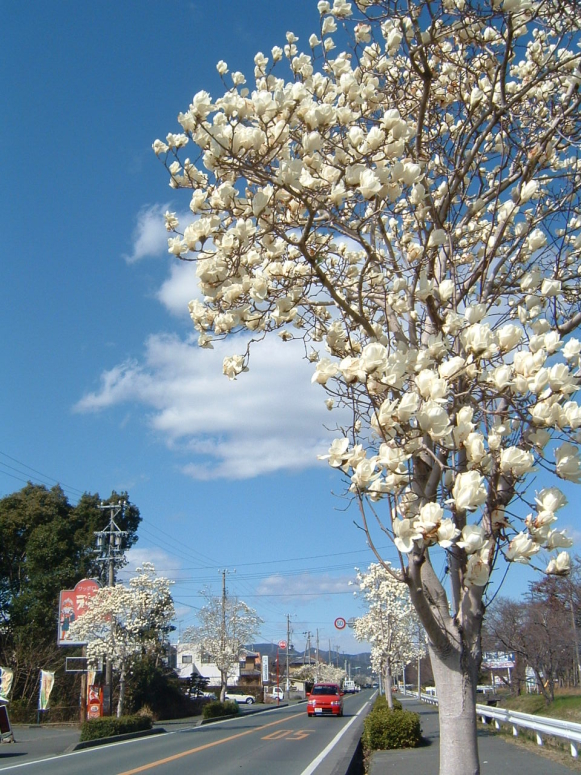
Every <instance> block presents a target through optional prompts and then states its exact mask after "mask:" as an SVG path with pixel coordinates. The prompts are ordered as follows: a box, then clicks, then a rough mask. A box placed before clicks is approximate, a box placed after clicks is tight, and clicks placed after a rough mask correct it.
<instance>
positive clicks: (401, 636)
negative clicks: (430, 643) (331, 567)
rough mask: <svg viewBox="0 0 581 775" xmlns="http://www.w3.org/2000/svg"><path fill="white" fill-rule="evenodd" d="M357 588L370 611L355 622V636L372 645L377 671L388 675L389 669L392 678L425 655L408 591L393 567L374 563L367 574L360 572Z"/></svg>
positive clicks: (358, 573) (373, 666) (373, 665)
mask: <svg viewBox="0 0 581 775" xmlns="http://www.w3.org/2000/svg"><path fill="white" fill-rule="evenodd" d="M357 585H358V587H359V590H360V594H361V595H362V597H363V599H364V600H365V602H366V605H367V608H368V610H367V613H366V614H364V616H361V617H359V618H357V619H356V620H355V626H354V629H353V632H354V635H355V637H356V638H357V640H360V641H367V642H368V643H370V644H371V667H372V668H373V670H374V671H375V672H377V673H380V674H381V675H384V674H385V672H386V668H389V673H390V674H391V675H393V674H396V673H397V672H399V671H401V670H402V668H404V667H405V666H406V665H407V664H408V663H409V662H411V661H412V660H413V659H415V658H417V657H418V656H423V655H424V652H425V649H424V647H423V644H422V642H421V639H419V638H418V631H419V622H418V619H417V617H416V615H415V611H414V607H413V605H412V602H411V600H410V596H409V591H408V588H407V587H406V586H405V585H404V584H402V583H401V581H397V580H396V579H395V578H394V576H393V574H392V573H391V572H390V570H389V564H388V565H387V567H384V566H383V565H380V564H379V563H372V564H371V565H370V566H369V568H368V569H367V571H366V572H365V573H362V572H361V571H359V570H358V571H357Z"/></svg>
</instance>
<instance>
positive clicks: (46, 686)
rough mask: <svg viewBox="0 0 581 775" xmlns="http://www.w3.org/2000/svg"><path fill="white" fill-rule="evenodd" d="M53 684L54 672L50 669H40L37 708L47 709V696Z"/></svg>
mask: <svg viewBox="0 0 581 775" xmlns="http://www.w3.org/2000/svg"><path fill="white" fill-rule="evenodd" d="M53 686H54V673H52V672H51V671H50V670H41V671H40V692H39V693H38V709H39V710H48V698H49V697H50V693H51V692H52V687H53Z"/></svg>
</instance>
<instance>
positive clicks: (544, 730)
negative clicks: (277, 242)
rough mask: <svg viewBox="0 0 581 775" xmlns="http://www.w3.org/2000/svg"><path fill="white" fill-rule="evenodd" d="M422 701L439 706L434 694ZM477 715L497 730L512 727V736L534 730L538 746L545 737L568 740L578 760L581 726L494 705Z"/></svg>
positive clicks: (480, 708) (488, 706) (478, 707)
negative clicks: (520, 731) (507, 726)
mask: <svg viewBox="0 0 581 775" xmlns="http://www.w3.org/2000/svg"><path fill="white" fill-rule="evenodd" d="M421 699H422V701H423V702H427V703H429V704H430V705H437V704H438V698H437V697H435V696H434V695H432V694H422V695H421ZM476 713H477V715H478V716H479V717H480V719H481V720H482V722H483V723H487V722H488V720H490V719H492V720H493V721H494V725H495V727H496V728H497V729H500V725H501V724H509V725H510V726H512V734H513V736H514V737H518V731H519V728H521V729H530V730H532V731H533V732H534V733H535V735H536V738H537V745H543V737H542V736H543V735H550V736H551V737H559V738H561V739H563V740H567V741H568V743H569V745H570V747H571V756H572V757H573V758H575V759H576V758H577V756H578V752H579V747H580V746H581V724H575V723H574V722H573V721H563V720H562V719H554V718H548V717H547V716H534V715H532V714H531V713H518V712H517V711H514V710H506V709H505V708H495V707H494V706H492V705H476Z"/></svg>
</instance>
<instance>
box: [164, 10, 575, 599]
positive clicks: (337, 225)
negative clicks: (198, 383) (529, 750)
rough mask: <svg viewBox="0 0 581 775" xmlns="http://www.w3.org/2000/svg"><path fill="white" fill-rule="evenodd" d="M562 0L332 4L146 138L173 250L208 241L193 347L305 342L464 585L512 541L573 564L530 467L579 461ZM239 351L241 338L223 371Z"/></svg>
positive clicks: (344, 434)
mask: <svg viewBox="0 0 581 775" xmlns="http://www.w3.org/2000/svg"><path fill="white" fill-rule="evenodd" d="M572 7H573V6H572V5H571V3H570V2H568V0H567V2H557V0H549V1H548V2H540V1H537V0H475V1H474V2H472V3H467V2H464V0H440V1H439V2H431V3H430V9H429V12H428V10H427V3H426V2H425V1H424V0H415V1H414V2H411V3H409V4H408V5H407V6H406V9H407V10H402V8H403V6H401V5H400V4H399V3H397V2H395V0H359V1H358V2H357V3H355V4H353V3H350V2H347V0H334V2H333V4H332V5H331V3H330V2H326V1H325V0H322V1H321V2H319V4H318V9H319V13H320V20H321V23H320V30H319V33H318V34H317V35H313V36H311V38H310V39H309V53H306V52H305V51H301V50H300V49H299V47H298V44H299V41H298V39H297V37H296V36H295V35H294V34H292V33H288V34H287V40H286V44H285V45H284V46H283V47H275V48H274V49H273V50H272V52H271V54H270V57H269V56H267V55H265V54H263V53H259V54H257V55H256V58H255V71H254V83H253V84H252V86H250V85H247V81H246V78H245V77H244V76H243V75H242V74H241V73H238V72H234V73H232V74H231V75H230V78H231V81H232V85H231V86H230V87H229V88H227V90H226V91H225V93H224V94H223V95H222V96H219V97H217V98H213V97H211V96H210V94H208V93H207V92H204V91H203V92H199V93H198V94H196V95H195V96H194V98H193V100H192V103H191V105H190V106H189V108H188V110H187V111H185V112H184V113H181V114H180V115H179V119H178V120H179V122H180V124H181V127H182V130H183V131H182V132H181V133H180V134H169V135H168V136H167V138H166V140H165V141H161V140H157V141H156V142H155V143H154V151H155V153H156V154H157V155H158V156H159V157H161V158H162V160H163V161H164V163H165V165H166V167H167V169H168V172H169V175H170V185H171V186H172V187H173V188H175V189H189V190H190V191H191V200H190V209H191V211H192V213H193V214H194V220H193V222H192V223H191V224H189V225H188V226H186V228H185V229H183V231H181V230H180V224H179V222H178V219H177V217H176V215H175V213H167V215H166V224H167V228H168V230H169V231H170V232H172V236H171V237H170V239H169V252H170V253H171V254H173V255H174V256H176V257H179V258H180V259H184V260H192V261H195V262H196V272H197V276H198V279H199V284H200V288H201V291H202V294H203V298H202V300H195V301H192V302H191V304H190V314H191V317H192V320H193V323H194V326H195V327H196V329H197V331H198V332H199V343H200V345H201V346H203V347H211V346H212V340H213V339H216V338H222V337H225V336H228V335H232V334H237V333H241V332H246V333H247V334H249V336H250V337H252V338H254V340H258V339H261V338H262V337H264V336H265V335H267V334H268V333H269V332H277V333H278V335H279V336H280V337H281V338H282V339H283V340H285V341H286V340H288V339H292V338H301V339H303V340H304V342H305V348H306V353H307V357H308V358H309V359H310V360H311V361H312V362H313V363H314V364H315V366H314V374H313V381H314V382H316V383H319V384H320V385H322V386H324V388H325V390H326V391H327V394H328V398H327V406H328V408H329V409H331V410H333V409H334V408H335V407H349V409H350V410H351V412H352V422H351V423H350V425H349V427H342V428H341V429H340V433H339V436H338V438H337V439H336V440H335V441H334V442H333V444H332V445H331V448H330V450H329V453H328V455H327V456H325V457H326V458H327V459H328V462H329V464H330V465H331V466H332V467H334V468H336V469H339V470H340V471H342V472H343V474H344V475H345V476H346V477H348V481H349V487H350V489H351V492H352V493H354V494H355V496H356V497H358V498H361V499H362V500H365V499H368V500H371V501H373V502H378V501H384V502H385V503H386V506H387V508H386V510H385V511H386V513H387V514H388V515H389V516H388V518H387V520H386V521H385V524H384V528H385V529H386V530H387V531H388V532H389V533H390V534H391V536H392V537H393V540H394V541H395V544H396V546H397V548H398V549H399V551H400V552H402V553H403V554H408V555H409V554H410V553H414V554H417V555H418V556H424V555H425V553H426V550H428V549H429V547H430V546H433V545H439V546H440V547H442V548H443V549H445V550H446V551H448V552H453V553H454V556H455V557H456V564H455V568H456V569H457V573H458V574H459V587H460V588H462V589H469V588H472V587H474V586H477V587H484V586H485V585H486V584H487V582H488V580H489V576H490V572H491V570H492V567H493V564H494V561H495V558H496V557H498V556H500V555H504V557H505V558H506V560H508V561H516V562H529V561H530V559H531V558H532V557H533V556H534V555H535V554H537V553H538V552H539V550H540V549H542V548H543V549H548V550H555V551H556V552H557V554H556V555H555V556H554V558H553V559H551V561H550V562H549V565H548V567H547V568H546V572H547V573H556V574H563V573H566V572H568V570H569V567H570V559H569V555H568V554H567V552H566V551H564V550H565V549H566V548H567V547H569V546H570V545H571V541H570V540H569V538H567V536H566V535H564V533H563V532H562V531H559V530H557V529H556V528H555V527H554V523H555V520H556V512H557V511H558V509H560V508H562V507H563V506H564V505H565V503H566V500H565V497H564V495H563V494H562V493H561V492H560V490H559V489H558V488H557V487H555V486H550V487H546V488H545V489H542V490H541V491H540V492H537V493H536V494H535V495H528V494H527V492H526V489H525V484H526V481H527V478H529V475H530V474H531V473H533V472H535V471H541V470H542V471H544V472H547V473H549V474H550V473H552V474H553V475H556V476H557V477H559V478H561V479H563V480H567V481H570V482H576V483H579V482H581V455H580V452H579V447H578V442H579V433H581V431H580V430H579V429H580V427H581V405H580V404H579V403H578V401H577V400H576V396H577V391H578V387H579V358H580V353H581V340H580V339H578V338H576V337H575V336H574V333H575V331H576V329H577V328H578V325H579V323H580V322H581V294H580V290H581V289H580V284H581V283H580V275H581V260H580V259H581V205H580V190H581V147H580V145H581V122H580V110H579V108H580V100H581V98H580V90H579V86H580V83H581V69H580V62H581V51H580V47H579V44H580V39H581V38H580V25H581V17H580V16H579V14H575V13H574V12H572V11H571V9H572ZM346 33H350V34H351V36H352V40H353V48H352V49H350V48H349V47H345V50H342V51H338V50H337V43H338V41H342V40H343V39H344V38H345V35H346ZM285 63H286V67H287V68H288V69H289V70H290V74H291V75H290V78H289V80H285V79H284V77H282V76H281V75H280V74H278V71H279V70H280V69H281V68H283V67H284V66H285ZM218 70H219V72H220V73H221V75H222V77H223V79H224V80H225V82H226V79H227V78H228V76H229V71H228V66H227V64H226V63H224V62H220V63H219V64H218ZM188 146H189V147H190V148H191V151H190V154H191V155H190V157H188V158H183V155H184V153H185V150H184V149H186V148H187V147H188ZM248 364H249V350H248V349H246V351H245V352H244V353H243V354H238V355H233V356H231V357H229V358H226V359H225V361H224V373H225V374H226V375H227V376H228V377H229V378H230V379H235V378H236V377H237V376H238V375H239V374H241V373H242V372H243V371H245V370H247V369H248ZM341 416H343V415H341ZM527 511H530V514H529V515H528V516H526V518H525V517H524V514H526V513H527Z"/></svg>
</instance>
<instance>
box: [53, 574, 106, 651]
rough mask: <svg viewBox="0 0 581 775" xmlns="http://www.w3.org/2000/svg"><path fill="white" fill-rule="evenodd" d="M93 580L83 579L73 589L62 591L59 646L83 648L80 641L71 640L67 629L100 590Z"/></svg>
mask: <svg viewBox="0 0 581 775" xmlns="http://www.w3.org/2000/svg"><path fill="white" fill-rule="evenodd" d="M100 586H101V585H100V584H99V582H98V581H95V579H83V580H82V581H79V583H78V584H77V585H76V587H75V588H74V589H63V590H62V592H61V594H60V598H59V632H58V638H57V643H58V645H59V646H83V645H84V644H83V643H82V642H81V641H76V640H73V639H72V637H71V635H70V633H69V629H70V626H71V624H72V623H73V622H74V621H75V619H78V618H79V616H82V615H83V614H84V613H85V611H86V610H87V603H88V602H89V600H90V599H91V598H92V597H93V595H94V594H95V593H96V592H97V590H98V589H99V588H100Z"/></svg>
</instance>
